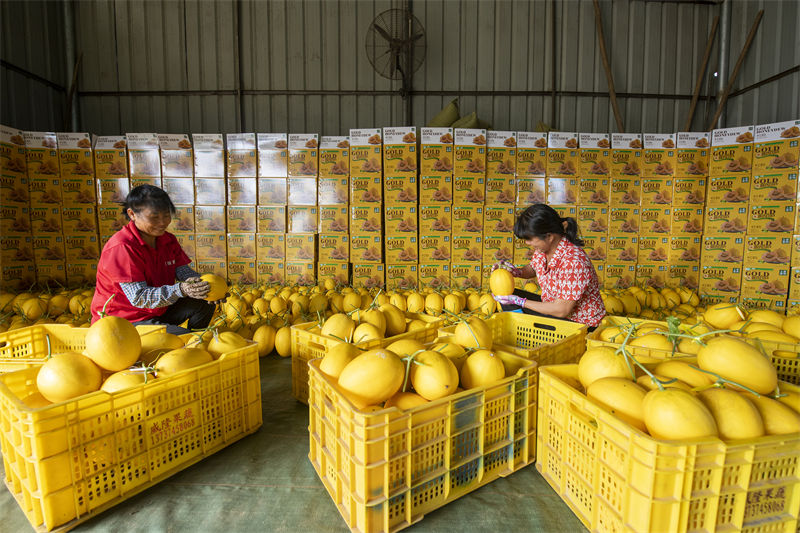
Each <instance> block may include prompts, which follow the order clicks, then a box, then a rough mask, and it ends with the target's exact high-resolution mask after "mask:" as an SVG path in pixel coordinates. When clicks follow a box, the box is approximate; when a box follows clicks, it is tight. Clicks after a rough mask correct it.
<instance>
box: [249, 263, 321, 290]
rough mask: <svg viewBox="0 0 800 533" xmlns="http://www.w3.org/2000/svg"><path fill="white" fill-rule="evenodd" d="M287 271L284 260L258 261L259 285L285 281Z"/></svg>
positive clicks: (257, 278)
mask: <svg viewBox="0 0 800 533" xmlns="http://www.w3.org/2000/svg"><path fill="white" fill-rule="evenodd" d="M320 266H322V265H320ZM285 271H286V267H285V264H284V262H283V261H256V283H258V284H259V285H263V284H268V285H269V284H273V283H283V282H284V280H285V279H286V276H285Z"/></svg>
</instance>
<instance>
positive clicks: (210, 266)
mask: <svg viewBox="0 0 800 533" xmlns="http://www.w3.org/2000/svg"><path fill="white" fill-rule="evenodd" d="M195 270H196V271H197V273H198V274H201V275H202V274H217V275H218V276H222V277H223V278H225V279H228V262H227V261H224V260H223V261H220V260H216V259H207V260H197V261H195Z"/></svg>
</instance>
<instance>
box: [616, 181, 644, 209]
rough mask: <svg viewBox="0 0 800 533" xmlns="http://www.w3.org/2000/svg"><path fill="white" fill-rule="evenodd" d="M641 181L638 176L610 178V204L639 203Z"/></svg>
mask: <svg viewBox="0 0 800 533" xmlns="http://www.w3.org/2000/svg"><path fill="white" fill-rule="evenodd" d="M641 198H642V182H641V180H640V179H639V178H630V177H622V178H620V177H615V178H611V198H610V205H612V206H615V205H636V206H638V205H639V204H640V203H641Z"/></svg>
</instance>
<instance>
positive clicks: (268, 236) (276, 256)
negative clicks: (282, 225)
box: [256, 233, 286, 261]
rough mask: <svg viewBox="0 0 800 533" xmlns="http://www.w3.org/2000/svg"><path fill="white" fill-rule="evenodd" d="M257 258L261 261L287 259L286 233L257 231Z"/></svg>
mask: <svg viewBox="0 0 800 533" xmlns="http://www.w3.org/2000/svg"><path fill="white" fill-rule="evenodd" d="M256 259H257V260H259V261H283V260H285V259H286V235H283V234H280V233H256Z"/></svg>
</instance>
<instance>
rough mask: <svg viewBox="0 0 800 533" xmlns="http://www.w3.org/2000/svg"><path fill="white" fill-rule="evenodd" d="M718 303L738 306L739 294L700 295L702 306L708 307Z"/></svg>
mask: <svg viewBox="0 0 800 533" xmlns="http://www.w3.org/2000/svg"><path fill="white" fill-rule="evenodd" d="M720 303H728V304H738V303H739V293H736V294H731V293H720V294H702V293H701V294H700V304H701V305H703V306H706V307H708V306H710V305H716V304H720Z"/></svg>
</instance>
